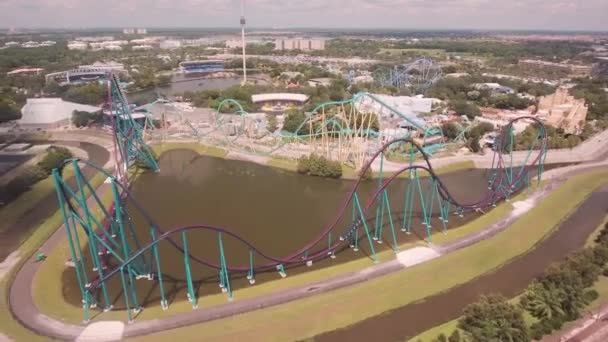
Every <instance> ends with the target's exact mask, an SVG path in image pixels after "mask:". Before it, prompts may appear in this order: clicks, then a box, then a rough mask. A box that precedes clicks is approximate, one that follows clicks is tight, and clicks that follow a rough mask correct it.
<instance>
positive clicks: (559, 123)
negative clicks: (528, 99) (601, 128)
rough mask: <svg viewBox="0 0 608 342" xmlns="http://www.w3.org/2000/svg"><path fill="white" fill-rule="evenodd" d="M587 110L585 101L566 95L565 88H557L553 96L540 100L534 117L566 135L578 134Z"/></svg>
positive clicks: (585, 118)
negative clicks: (559, 129)
mask: <svg viewBox="0 0 608 342" xmlns="http://www.w3.org/2000/svg"><path fill="white" fill-rule="evenodd" d="M588 110H589V109H588V107H587V104H585V100H582V99H575V98H574V97H573V96H571V95H569V94H568V89H567V88H564V87H559V88H557V90H556V91H555V93H554V94H551V95H547V96H543V97H541V98H540V100H539V102H538V111H537V113H536V115H537V116H538V118H539V119H540V120H542V121H544V122H545V123H547V124H549V125H551V126H553V127H556V128H561V129H563V130H564V132H566V133H570V134H580V133H581V131H582V130H583V126H584V124H585V120H587V112H588Z"/></svg>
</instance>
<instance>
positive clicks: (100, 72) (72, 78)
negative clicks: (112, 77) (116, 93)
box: [44, 62, 127, 85]
mask: <svg viewBox="0 0 608 342" xmlns="http://www.w3.org/2000/svg"><path fill="white" fill-rule="evenodd" d="M110 72H114V73H118V74H126V73H127V70H126V69H125V66H124V64H121V63H116V62H95V63H93V64H91V65H81V66H79V67H78V68H77V69H72V70H68V71H61V72H55V73H52V74H47V75H45V76H44V77H45V81H46V82H47V83H48V82H55V83H57V84H59V85H68V84H82V83H88V82H98V81H103V80H105V79H106V77H107V75H108V73H110Z"/></svg>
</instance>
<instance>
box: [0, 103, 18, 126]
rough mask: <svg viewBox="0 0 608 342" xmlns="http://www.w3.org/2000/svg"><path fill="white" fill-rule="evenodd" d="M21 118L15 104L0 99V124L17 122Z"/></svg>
mask: <svg viewBox="0 0 608 342" xmlns="http://www.w3.org/2000/svg"><path fill="white" fill-rule="evenodd" d="M20 117H21V112H20V111H19V108H17V106H16V104H15V103H14V102H12V101H10V102H9V100H8V99H2V98H0V123H3V122H7V121H11V120H17V119H19V118H20Z"/></svg>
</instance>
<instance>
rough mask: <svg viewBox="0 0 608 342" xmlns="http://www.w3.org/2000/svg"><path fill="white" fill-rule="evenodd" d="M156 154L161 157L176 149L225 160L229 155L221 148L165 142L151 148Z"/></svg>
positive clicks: (191, 143) (190, 143)
mask: <svg viewBox="0 0 608 342" xmlns="http://www.w3.org/2000/svg"><path fill="white" fill-rule="evenodd" d="M151 147H152V150H153V151H154V153H156V154H157V155H159V156H160V155H161V154H163V153H164V152H167V151H170V150H176V149H188V150H193V151H195V152H198V153H199V154H201V155H206V156H211V157H218V158H225V157H226V156H227V155H228V151H226V150H224V149H221V148H219V147H213V146H207V145H203V144H199V143H193V142H189V143H185V142H163V143H159V144H154V145H152V146H151Z"/></svg>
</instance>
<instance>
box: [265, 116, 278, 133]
mask: <svg viewBox="0 0 608 342" xmlns="http://www.w3.org/2000/svg"><path fill="white" fill-rule="evenodd" d="M266 120H267V121H268V126H267V127H266V128H267V129H268V131H269V132H270V133H274V131H276V130H277V128H278V126H277V118H276V117H275V116H274V115H272V114H266Z"/></svg>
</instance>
